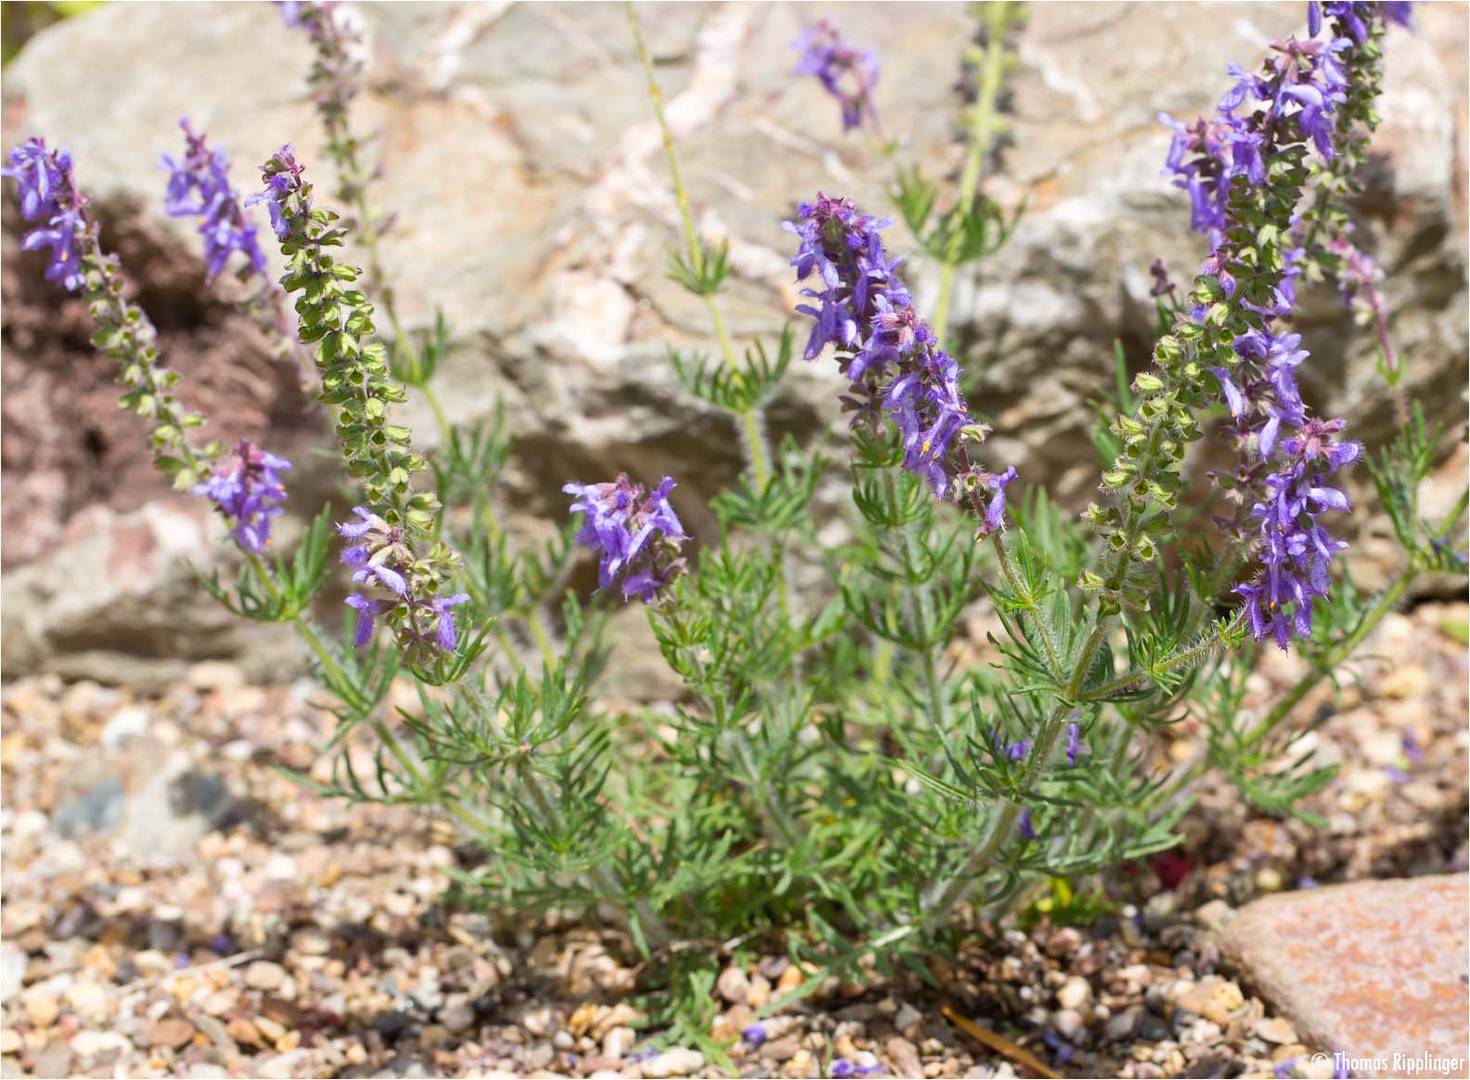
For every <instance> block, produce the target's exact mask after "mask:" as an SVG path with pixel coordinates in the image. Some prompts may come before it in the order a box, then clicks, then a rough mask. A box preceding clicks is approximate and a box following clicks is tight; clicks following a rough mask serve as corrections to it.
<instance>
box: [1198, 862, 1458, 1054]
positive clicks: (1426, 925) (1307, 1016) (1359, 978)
mask: <svg viewBox="0 0 1470 1080" xmlns="http://www.w3.org/2000/svg"><path fill="white" fill-rule="evenodd" d="M1467 900H1470V879H1467V877H1466V875H1464V874H1451V875H1445V876H1443V877H1420V878H1409V879H1404V880H1399V881H1363V882H1356V883H1353V884H1350V885H1335V886H1328V887H1325V888H1318V889H1309V890H1304V891H1302V892H1294V893H1285V894H1282V895H1279V896H1268V897H1266V898H1264V899H1261V900H1256V901H1254V902H1253V903H1250V904H1247V905H1246V906H1245V907H1243V908H1242V909H1241V910H1240V911H1239V912H1237V913H1236V914H1235V915H1234V916H1233V917H1231V918H1229V919H1227V920H1226V921H1225V923H1224V925H1223V926H1222V928H1221V931H1220V938H1221V944H1222V945H1223V946H1224V948H1225V950H1226V952H1227V953H1229V954H1230V955H1231V956H1232V957H1233V958H1234V959H1235V960H1236V962H1237V963H1238V964H1239V965H1240V967H1241V969H1242V974H1243V975H1244V977H1245V979H1246V980H1247V981H1248V982H1250V983H1252V984H1253V985H1254V986H1255V987H1256V988H1257V989H1258V990H1259V991H1260V992H1261V994H1262V995H1263V996H1265V997H1267V998H1269V999H1270V1000H1271V1001H1273V1002H1274V1003H1275V1004H1276V1005H1277V1006H1279V1008H1280V1010H1281V1011H1282V1012H1283V1013H1285V1014H1286V1015H1287V1016H1288V1017H1290V1018H1291V1021H1292V1023H1293V1024H1295V1026H1296V1030H1297V1032H1298V1033H1300V1035H1301V1036H1302V1037H1303V1038H1305V1039H1308V1040H1310V1041H1312V1042H1314V1043H1316V1044H1317V1045H1318V1047H1320V1048H1321V1049H1322V1050H1324V1051H1326V1052H1327V1053H1329V1054H1334V1053H1335V1054H1339V1055H1341V1056H1342V1057H1343V1058H1344V1059H1346V1060H1345V1061H1344V1064H1346V1065H1347V1067H1348V1068H1350V1069H1351V1070H1352V1073H1353V1075H1355V1076H1410V1075H1412V1076H1457V1077H1462V1076H1465V1075H1466V1073H1467V1061H1466V1057H1467V1045H1470V1025H1467V1019H1466V1017H1467V1012H1466V1010H1467V1005H1470V997H1467V985H1466V984H1467V978H1470V976H1467V963H1466V940H1467V934H1466V923H1467V911H1470V908H1467ZM1396 1055H1397V1056H1396ZM1414 1063H1420V1067H1419V1068H1417V1069H1416V1068H1414ZM1409 1069H1413V1071H1406V1070H1409Z"/></svg>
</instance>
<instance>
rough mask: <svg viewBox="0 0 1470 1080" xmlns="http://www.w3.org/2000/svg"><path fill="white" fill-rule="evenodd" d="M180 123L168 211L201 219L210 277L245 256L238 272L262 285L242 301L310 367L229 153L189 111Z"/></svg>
mask: <svg viewBox="0 0 1470 1080" xmlns="http://www.w3.org/2000/svg"><path fill="white" fill-rule="evenodd" d="M179 127H180V128H182V129H183V132H184V156H183V158H182V160H176V159H175V158H173V157H172V156H171V155H169V154H164V155H163V158H162V162H161V164H162V167H163V168H164V169H166V170H168V173H169V177H168V185H167V188H166V190H165V193H164V203H163V208H164V212H165V213H167V214H168V215H169V216H170V217H197V218H200V219H201V220H200V224H199V235H200V236H202V237H203V238H204V262H205V277H206V280H211V281H212V280H213V279H214V278H216V277H218V276H219V274H220V272H221V271H222V270H224V268H225V267H226V266H227V265H228V263H229V260H230V257H231V256H232V255H235V254H236V253H238V254H240V255H243V256H244V260H245V261H244V264H243V265H242V266H241V267H240V268H239V270H238V272H237V274H236V277H237V279H238V280H239V281H240V282H241V283H242V284H248V283H251V282H255V284H256V288H255V290H254V291H253V292H252V293H251V294H250V295H249V296H248V297H247V298H246V299H245V300H244V302H243V304H242V307H243V308H244V310H245V311H246V313H247V314H249V315H250V317H251V318H252V319H253V320H254V321H255V323H256V325H257V326H258V327H259V328H260V330H261V332H262V333H263V334H264V335H265V336H266V339H267V340H269V341H271V342H272V343H273V345H274V350H275V352H276V355H277V356H279V357H282V358H286V357H294V359H295V361H296V363H297V365H298V366H299V367H300V368H301V370H302V371H303V372H310V371H311V370H312V367H311V358H310V356H308V355H307V352H306V349H305V348H304V347H303V346H302V344H301V343H300V342H299V341H297V340H296V333H295V321H294V320H293V319H291V318H290V316H289V315H288V313H287V307H286V293H285V290H284V289H282V288H281V287H280V285H279V284H278V283H277V282H275V281H274V280H272V278H271V276H270V275H269V274H267V273H266V261H265V252H263V251H262V250H261V249H260V244H259V242H258V241H257V240H256V234H255V227H254V226H253V225H251V224H250V221H249V218H248V217H247V216H246V214H245V208H244V206H243V205H242V204H241V201H240V196H239V194H238V193H237V192H236V191H235V189H234V188H233V187H232V186H231V185H230V162H229V158H228V157H227V156H226V155H225V152H224V151H223V150H221V149H219V148H217V147H216V148H213V149H211V148H210V146H209V143H208V140H207V138H206V136H205V135H204V134H202V133H200V134H195V132H194V130H193V129H192V128H191V127H190V125H189V121H188V118H187V117H186V118H184V119H181V120H180V121H179Z"/></svg>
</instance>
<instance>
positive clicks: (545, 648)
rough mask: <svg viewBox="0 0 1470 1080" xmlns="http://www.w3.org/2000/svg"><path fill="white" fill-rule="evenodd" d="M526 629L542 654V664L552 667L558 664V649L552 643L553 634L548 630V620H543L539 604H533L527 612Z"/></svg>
mask: <svg viewBox="0 0 1470 1080" xmlns="http://www.w3.org/2000/svg"><path fill="white" fill-rule="evenodd" d="M526 628H527V629H528V630H530V631H531V638H532V640H534V641H535V642H536V648H537V650H538V651H539V652H540V653H541V662H542V663H543V664H545V665H546V666H547V667H551V666H552V665H553V664H555V663H556V648H555V646H553V645H552V643H551V632H550V631H549V630H548V629H547V628H546V620H545V619H544V618H542V615H541V606H540V605H539V604H533V605H532V606H531V609H530V610H529V611H527V612H526Z"/></svg>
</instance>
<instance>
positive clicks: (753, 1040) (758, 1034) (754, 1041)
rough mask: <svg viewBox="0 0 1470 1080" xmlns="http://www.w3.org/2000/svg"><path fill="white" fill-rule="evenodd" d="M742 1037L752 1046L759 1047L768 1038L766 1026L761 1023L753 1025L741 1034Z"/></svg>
mask: <svg viewBox="0 0 1470 1080" xmlns="http://www.w3.org/2000/svg"><path fill="white" fill-rule="evenodd" d="M740 1037H741V1038H742V1039H743V1040H745V1041H746V1042H747V1043H749V1044H750V1045H751V1046H759V1045H760V1044H761V1043H763V1042H765V1041H766V1039H767V1038H768V1036H767V1033H766V1025H765V1024H761V1023H755V1024H751V1025H750V1026H749V1027H747V1028H746V1029H745V1030H744V1031H742V1032H741V1033H740Z"/></svg>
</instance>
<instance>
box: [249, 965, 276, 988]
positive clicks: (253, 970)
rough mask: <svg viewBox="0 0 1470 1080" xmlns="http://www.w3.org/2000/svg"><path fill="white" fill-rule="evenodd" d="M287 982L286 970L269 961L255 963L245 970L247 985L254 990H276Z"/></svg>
mask: <svg viewBox="0 0 1470 1080" xmlns="http://www.w3.org/2000/svg"><path fill="white" fill-rule="evenodd" d="M285 981H286V969H285V968H283V967H281V965H280V964H276V963H272V962H271V961H269V960H256V961H253V962H252V963H251V964H250V966H249V967H247V968H246V969H245V985H246V986H248V987H250V988H251V989H252V990H276V989H279V987H280V985H281V983H283V982H285Z"/></svg>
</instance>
